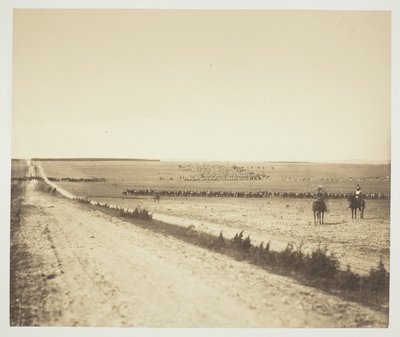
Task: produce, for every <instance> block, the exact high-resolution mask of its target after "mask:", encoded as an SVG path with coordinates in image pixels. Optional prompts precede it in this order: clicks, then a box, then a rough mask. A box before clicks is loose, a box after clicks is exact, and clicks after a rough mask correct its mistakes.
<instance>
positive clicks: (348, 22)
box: [12, 9, 391, 161]
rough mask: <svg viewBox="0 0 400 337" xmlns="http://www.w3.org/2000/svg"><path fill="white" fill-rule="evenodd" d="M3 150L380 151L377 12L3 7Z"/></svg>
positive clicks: (260, 155) (291, 156) (313, 157)
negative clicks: (8, 107)
mask: <svg viewBox="0 0 400 337" xmlns="http://www.w3.org/2000/svg"><path fill="white" fill-rule="evenodd" d="M13 43H14V47H13V112H12V156H13V157H15V158H20V157H23V158H24V157H133V158H135V157H140V158H160V159H209V160H301V161H303V160H305V161H336V160H390V100H391V97H390V79H391V64H390V52H391V50H390V13H389V12H371V11H370V12H367V11H364V12H362V11H351V12H350V11H347V12H346V11H335V12H328V11H268V10H263V11H261V10H258V11H257V10H256V11H252V10H246V11H243V10H242V11H240V10H239V11H218V10H181V11H177V10H93V9H92V10H65V9H60V10H42V9H36V10H29V9H17V10H14V38H13Z"/></svg>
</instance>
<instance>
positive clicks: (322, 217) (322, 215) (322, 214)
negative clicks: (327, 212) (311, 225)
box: [321, 212, 324, 224]
mask: <svg viewBox="0 0 400 337" xmlns="http://www.w3.org/2000/svg"><path fill="white" fill-rule="evenodd" d="M321 219H322V224H323V223H324V212H322V213H321Z"/></svg>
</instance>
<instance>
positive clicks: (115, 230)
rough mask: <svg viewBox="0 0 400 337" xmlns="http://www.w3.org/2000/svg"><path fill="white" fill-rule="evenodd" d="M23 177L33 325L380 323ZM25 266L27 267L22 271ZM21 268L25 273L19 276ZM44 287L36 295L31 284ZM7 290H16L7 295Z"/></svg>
mask: <svg viewBox="0 0 400 337" xmlns="http://www.w3.org/2000/svg"><path fill="white" fill-rule="evenodd" d="M36 184H37V182H36V181H31V182H29V183H28V188H27V191H26V196H25V201H24V204H23V206H22V219H21V221H22V223H21V233H23V235H22V234H21V235H19V236H17V238H16V240H17V241H18V242H16V243H14V244H26V251H27V253H28V255H29V256H31V257H32V258H33V260H34V262H35V264H34V267H32V268H31V269H30V270H25V269H22V270H19V271H18V275H19V278H18V279H19V282H22V281H23V280H24V279H25V280H28V279H29V275H30V274H32V273H34V274H35V275H40V277H42V279H44V280H45V281H44V283H43V287H42V288H38V287H36V286H35V284H30V283H28V284H26V285H25V287H24V289H25V290H24V293H22V294H21V296H20V298H19V301H20V302H21V306H22V307H24V308H27V307H28V308H29V307H31V308H32V312H34V315H35V320H34V322H35V324H36V325H62V326H134V327H356V326H365V327H367V326H382V327H383V326H386V325H387V316H386V315H385V314H383V313H381V312H377V311H374V310H372V309H370V308H367V307H364V306H362V305H359V304H356V303H352V302H347V301H343V300H342V299H339V298H337V297H335V296H332V295H327V294H326V293H324V292H322V291H319V290H316V289H313V288H310V287H306V286H303V285H300V284H298V283H297V282H295V281H293V280H292V279H290V278H286V277H282V276H278V275H274V274H270V273H268V272H266V271H264V270H261V269H259V268H257V267H255V266H252V265H249V264H248V263H245V262H238V261H235V260H232V259H231V258H229V257H226V256H224V255H221V254H217V253H213V252H209V251H207V250H205V249H202V248H199V247H196V246H192V245H190V244H187V243H184V242H181V241H179V240H177V239H174V238H171V237H166V236H164V235H163V234H157V233H154V232H152V231H149V230H146V229H143V228H140V227H136V226H134V225H132V224H130V223H128V222H125V221H123V220H121V219H118V218H114V217H111V216H109V215H106V214H104V213H102V212H100V211H97V210H93V209H90V207H87V206H86V205H81V204H78V203H76V202H73V201H71V200H68V199H66V198H63V197H55V196H52V195H50V194H48V193H44V192H40V191H37V190H36V188H35V185H36ZM24 273H25V275H24ZM24 276H25V278H24ZM37 292H41V293H46V294H47V295H46V296H45V297H44V299H43V302H42V303H36V302H32V299H34V298H37V297H35V296H34V295H35V293H37ZM13 300H15V299H13Z"/></svg>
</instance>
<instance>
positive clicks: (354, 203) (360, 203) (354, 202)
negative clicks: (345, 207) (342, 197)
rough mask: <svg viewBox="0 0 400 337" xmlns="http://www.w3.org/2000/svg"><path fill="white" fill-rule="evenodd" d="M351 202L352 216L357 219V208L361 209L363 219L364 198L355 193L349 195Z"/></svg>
mask: <svg viewBox="0 0 400 337" xmlns="http://www.w3.org/2000/svg"><path fill="white" fill-rule="evenodd" d="M348 200H349V202H350V206H349V208H351V218H352V219H357V208H358V209H359V210H360V217H361V219H363V218H364V209H365V201H364V200H363V199H357V198H356V196H355V195H351V196H350V197H349V199H348Z"/></svg>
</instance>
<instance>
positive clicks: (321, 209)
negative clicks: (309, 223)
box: [312, 200, 327, 225]
mask: <svg viewBox="0 0 400 337" xmlns="http://www.w3.org/2000/svg"><path fill="white" fill-rule="evenodd" d="M312 210H313V213H314V225H316V224H317V222H318V223H319V224H323V223H324V214H325V212H326V211H327V209H326V204H325V202H324V201H323V200H315V201H314V202H313V204H312Z"/></svg>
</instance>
